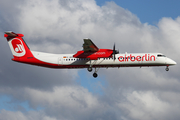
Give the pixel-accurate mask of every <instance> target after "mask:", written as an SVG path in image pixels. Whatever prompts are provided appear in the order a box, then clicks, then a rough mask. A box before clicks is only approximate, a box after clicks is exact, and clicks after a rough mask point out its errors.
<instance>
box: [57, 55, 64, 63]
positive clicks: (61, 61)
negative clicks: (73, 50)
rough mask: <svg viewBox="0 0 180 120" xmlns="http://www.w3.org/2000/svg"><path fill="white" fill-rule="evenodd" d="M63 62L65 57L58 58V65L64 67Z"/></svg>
mask: <svg viewBox="0 0 180 120" xmlns="http://www.w3.org/2000/svg"><path fill="white" fill-rule="evenodd" d="M63 60H64V58H63V57H59V58H58V65H63Z"/></svg>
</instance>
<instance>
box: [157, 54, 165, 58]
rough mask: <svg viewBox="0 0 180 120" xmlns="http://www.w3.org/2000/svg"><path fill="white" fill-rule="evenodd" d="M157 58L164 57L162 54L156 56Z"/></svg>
mask: <svg viewBox="0 0 180 120" xmlns="http://www.w3.org/2000/svg"><path fill="white" fill-rule="evenodd" d="M157 57H166V56H165V55H162V54H158V55H157Z"/></svg>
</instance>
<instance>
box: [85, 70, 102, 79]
mask: <svg viewBox="0 0 180 120" xmlns="http://www.w3.org/2000/svg"><path fill="white" fill-rule="evenodd" d="M87 70H88V71H89V72H92V67H88V68H87ZM98 70H99V69H97V70H96V68H95V71H94V73H93V77H94V78H97V76H98V74H97V72H98Z"/></svg>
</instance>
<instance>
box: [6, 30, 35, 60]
mask: <svg viewBox="0 0 180 120" xmlns="http://www.w3.org/2000/svg"><path fill="white" fill-rule="evenodd" d="M23 36H24V35H23V34H16V33H14V32H11V31H8V32H5V34H4V37H6V39H7V41H8V44H9V47H10V49H11V52H12V54H13V56H14V58H13V59H12V60H14V61H19V62H21V61H22V62H23V61H24V62H25V61H26V60H27V59H29V58H33V54H32V53H31V51H30V49H29V47H28V46H27V44H26V43H25V41H24V40H23V38H22V37H23Z"/></svg>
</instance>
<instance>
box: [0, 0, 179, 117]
mask: <svg viewBox="0 0 180 120" xmlns="http://www.w3.org/2000/svg"><path fill="white" fill-rule="evenodd" d="M140 1H141V2H137V3H136V2H132V1H129V0H128V1H123V0H120V1H119V0H118V1H109V0H108V1H105V0H97V1H95V0H38V1H37V0H26V1H24V0H16V1H14V0H1V1H0V36H1V43H0V55H1V58H0V120H8V119H10V120H11V119H13V120H154V119H155V120H179V118H180V114H179V113H180V102H179V101H180V74H179V71H180V68H179V64H178V62H179V60H180V58H179V55H180V52H179V51H180V50H179V45H180V41H179V40H180V34H179V33H180V17H179V9H180V8H179V7H178V6H179V4H180V3H179V1H176V0H174V1H173V2H169V1H167V2H165V1H163V2H162V0H160V1H161V2H156V1H153V0H152V1H151V2H150V1H148V2H146V3H145V2H144V1H142V0H140ZM9 30H11V31H13V32H16V33H22V34H24V39H25V41H26V43H27V44H28V45H29V47H30V48H31V50H34V51H41V52H50V53H60V54H61V53H76V52H77V51H78V50H81V49H82V44H83V38H91V39H92V40H93V42H94V43H95V44H96V45H97V46H98V47H99V48H110V49H111V48H112V47H113V44H114V43H116V47H117V49H119V51H120V53H124V52H143V53H144V52H160V53H163V54H165V55H166V56H167V57H169V58H171V59H173V60H175V61H176V62H177V65H176V66H172V67H170V71H168V72H166V71H165V67H154V68H151V67H147V68H120V69H118V68H110V69H104V68H102V69H100V70H99V71H98V75H99V76H98V78H97V79H95V78H93V77H92V73H89V72H88V71H87V70H86V69H79V70H76V69H74V70H68V69H59V70H58V69H49V68H43V67H37V66H30V65H25V64H20V63H16V62H13V61H12V60H11V58H12V57H13V56H12V53H11V51H10V48H9V46H8V43H7V40H6V39H5V38H4V31H9Z"/></svg>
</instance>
